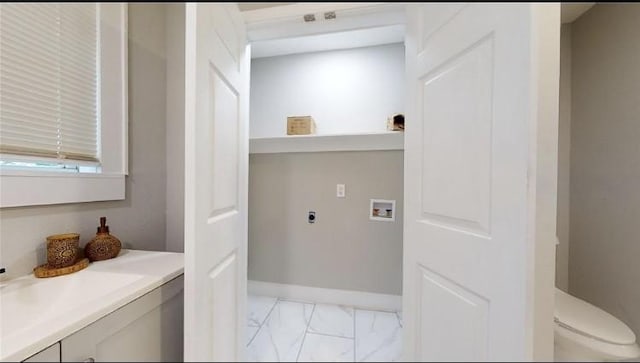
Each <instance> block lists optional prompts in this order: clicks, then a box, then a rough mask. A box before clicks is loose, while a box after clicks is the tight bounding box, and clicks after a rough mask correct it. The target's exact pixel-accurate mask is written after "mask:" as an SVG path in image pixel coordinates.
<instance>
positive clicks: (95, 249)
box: [84, 217, 122, 262]
mask: <svg viewBox="0 0 640 363" xmlns="http://www.w3.org/2000/svg"><path fill="white" fill-rule="evenodd" d="M106 224H107V217H100V227H98V232H97V233H96V236H95V237H93V239H92V240H91V241H89V243H87V245H86V246H85V247H84V254H85V256H86V257H88V258H89V260H91V261H92V262H93V261H102V260H108V259H110V258H114V257H116V256H118V254H119V253H120V249H121V248H122V243H120V240H119V239H117V238H115V237H114V236H112V235H110V234H109V226H107V225H106Z"/></svg>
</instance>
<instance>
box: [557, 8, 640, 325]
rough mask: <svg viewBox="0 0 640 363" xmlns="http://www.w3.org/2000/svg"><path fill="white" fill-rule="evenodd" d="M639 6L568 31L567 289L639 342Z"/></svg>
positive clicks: (598, 13)
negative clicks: (606, 314) (616, 321)
mask: <svg viewBox="0 0 640 363" xmlns="http://www.w3.org/2000/svg"><path fill="white" fill-rule="evenodd" d="M639 24H640V5H637V4H597V5H595V6H594V7H593V8H591V10H589V11H588V12H587V13H585V14H584V15H583V16H582V17H581V18H579V19H578V20H576V21H575V22H574V23H573V24H572V29H571V30H572V43H573V48H572V87H571V89H572V109H571V200H570V203H571V222H570V224H571V236H570V238H571V251H570V254H569V289H570V292H571V293H572V294H575V295H576V296H578V297H581V298H583V299H585V300H587V301H589V302H591V303H593V304H595V305H597V306H599V307H601V308H603V309H605V310H606V311H608V312H610V313H612V314H613V315H615V316H616V317H618V318H620V319H621V320H623V321H624V322H625V323H627V324H628V325H629V326H630V327H631V328H632V329H633V330H634V331H635V333H636V335H639V336H640V237H639V233H638V224H639V222H640V189H639V188H640V41H639V39H640V26H639Z"/></svg>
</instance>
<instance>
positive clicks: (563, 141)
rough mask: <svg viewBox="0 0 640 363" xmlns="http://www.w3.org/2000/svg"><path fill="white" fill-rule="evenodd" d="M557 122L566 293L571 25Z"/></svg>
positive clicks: (564, 34)
mask: <svg viewBox="0 0 640 363" xmlns="http://www.w3.org/2000/svg"><path fill="white" fill-rule="evenodd" d="M559 106H560V107H559V113H560V115H559V120H558V126H559V127H558V217H557V218H558V219H557V227H556V235H557V237H558V241H559V242H560V244H559V245H558V247H557V248H556V286H557V287H558V288H560V289H562V290H564V291H569V290H568V289H569V220H570V218H569V216H570V213H569V176H570V153H571V25H570V24H563V25H562V28H561V29H560V105H559Z"/></svg>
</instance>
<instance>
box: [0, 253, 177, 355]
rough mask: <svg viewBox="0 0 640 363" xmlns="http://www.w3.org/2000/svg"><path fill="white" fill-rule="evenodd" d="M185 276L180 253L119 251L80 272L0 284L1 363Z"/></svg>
mask: <svg viewBox="0 0 640 363" xmlns="http://www.w3.org/2000/svg"><path fill="white" fill-rule="evenodd" d="M183 272H184V256H183V254H182V253H173V252H149V251H136V250H122V251H121V252H120V255H119V256H118V257H116V258H114V259H111V260H106V261H98V262H92V263H91V264H90V265H89V267H87V268H86V269H84V270H82V271H78V272H76V273H72V274H69V275H64V276H57V277H50V278H36V277H35V276H33V274H31V275H28V276H23V277H20V278H16V279H12V280H8V281H5V282H2V283H1V284H0V361H21V360H24V359H26V358H28V357H29V356H31V355H33V354H35V353H38V352H39V351H41V350H42V349H44V348H47V347H48V346H50V345H51V344H54V343H56V342H57V341H59V340H62V339H63V338H65V337H67V336H69V335H70V334H73V333H74V332H76V331H78V330H80V329H82V328H83V327H85V326H87V325H89V324H91V323H93V322H95V321H96V320H98V319H100V318H102V317H104V316H106V315H107V314H109V313H111V312H113V311H115V310H117V309H118V308H120V307H122V306H124V305H126V304H128V303H129V302H131V301H133V300H135V299H137V298H138V297H140V296H142V295H144V294H146V293H148V292H150V291H151V290H153V289H155V288H157V287H159V286H161V285H163V284H165V283H167V282H169V281H171V280H173V279H174V278H176V277H178V276H180V275H181V274H183Z"/></svg>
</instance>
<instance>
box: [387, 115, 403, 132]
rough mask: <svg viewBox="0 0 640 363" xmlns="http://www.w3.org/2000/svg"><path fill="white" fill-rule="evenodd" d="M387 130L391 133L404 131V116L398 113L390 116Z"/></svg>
mask: <svg viewBox="0 0 640 363" xmlns="http://www.w3.org/2000/svg"><path fill="white" fill-rule="evenodd" d="M387 130H389V131H404V115H403V114H401V113H396V114H394V115H391V116H389V118H388V119H387Z"/></svg>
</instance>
